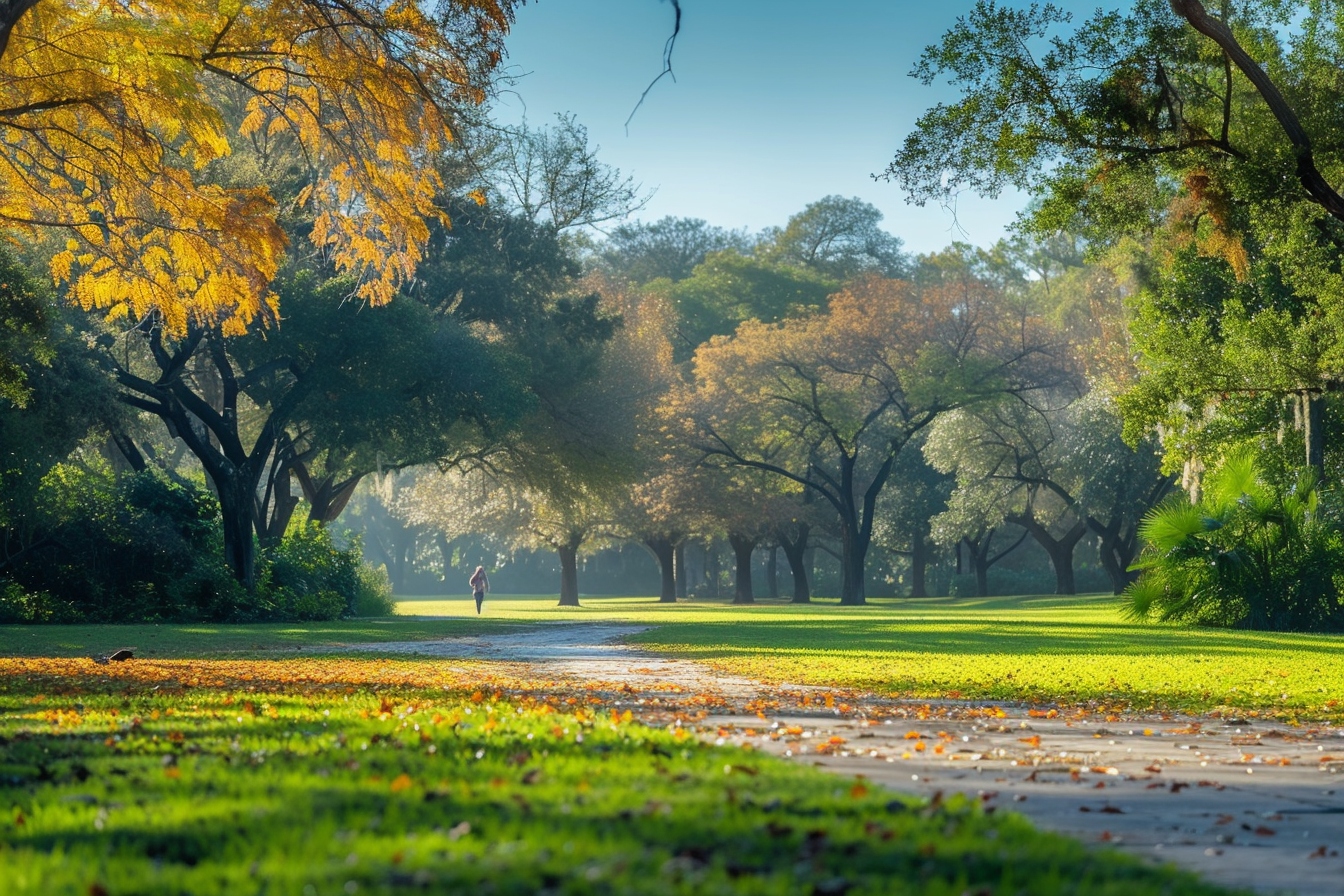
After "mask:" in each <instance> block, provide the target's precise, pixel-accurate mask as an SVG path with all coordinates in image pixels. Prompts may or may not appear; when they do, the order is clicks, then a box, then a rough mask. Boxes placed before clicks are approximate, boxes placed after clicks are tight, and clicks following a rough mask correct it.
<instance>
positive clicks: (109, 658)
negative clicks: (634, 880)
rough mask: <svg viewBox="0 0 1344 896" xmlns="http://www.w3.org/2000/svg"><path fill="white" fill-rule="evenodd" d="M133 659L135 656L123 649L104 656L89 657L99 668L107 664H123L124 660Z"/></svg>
mask: <svg viewBox="0 0 1344 896" xmlns="http://www.w3.org/2000/svg"><path fill="white" fill-rule="evenodd" d="M134 658H135V654H134V653H133V652H132V651H131V650H129V649H127V648H125V647H123V648H122V649H121V650H118V651H116V652H114V653H109V654H107V655H105V656H95V657H91V659H92V660H93V661H94V662H95V663H97V664H98V665H100V666H106V665H107V664H108V663H120V662H124V661H125V660H129V659H134Z"/></svg>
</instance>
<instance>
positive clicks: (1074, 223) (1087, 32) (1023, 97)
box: [887, 0, 1344, 470]
mask: <svg viewBox="0 0 1344 896" xmlns="http://www.w3.org/2000/svg"><path fill="white" fill-rule="evenodd" d="M1218 12H1219V17H1213V16H1210V15H1209V14H1208V12H1207V10H1206V9H1205V7H1204V6H1203V4H1201V3H1200V2H1198V0H1172V2H1168V3H1162V2H1158V0H1137V2H1135V3H1134V4H1133V6H1132V7H1131V8H1130V9H1129V10H1127V11H1117V12H1110V11H1099V12H1097V13H1096V14H1094V15H1093V16H1092V17H1090V18H1088V19H1086V20H1085V21H1082V22H1081V23H1079V24H1077V25H1076V26H1074V25H1073V23H1072V16H1071V14H1070V13H1068V12H1067V11H1065V10H1063V9H1061V8H1060V7H1057V6H1053V5H1049V4H1047V5H1043V6H1037V5H1033V6H1031V7H1030V8H1027V9H1013V8H1008V7H1003V6H999V5H997V4H994V3H989V2H981V3H978V4H977V5H976V7H975V9H974V10H973V11H972V12H971V13H970V14H969V15H968V16H966V17H964V18H962V19H960V20H959V21H958V22H957V24H956V25H955V26H954V27H953V28H952V29H951V30H949V31H948V32H947V34H946V35H944V37H943V40H942V41H941V42H940V43H939V44H938V45H936V46H934V47H932V48H930V50H929V51H928V52H926V54H925V56H924V57H923V59H922V60H921V61H920V63H919V64H918V65H917V66H916V68H915V71H914V74H915V75H916V76H917V77H919V78H920V79H921V80H923V81H924V82H925V83H931V82H932V81H934V80H935V79H940V78H943V77H950V79H951V80H952V82H953V83H954V84H957V85H958V86H959V87H960V88H961V90H962V93H963V96H962V99H961V100H960V101H958V102H956V103H951V104H944V105H939V106H936V107H934V108H933V109H931V110H929V112H927V113H926V114H925V115H924V116H923V117H922V118H921V119H920V121H919V124H918V127H917V129H916V131H915V132H914V133H912V134H911V135H910V136H909V137H908V138H907V140H906V142H905V145H904V147H903V148H902V150H901V151H900V152H899V153H898V154H897V156H896V158H895V160H894V161H893V162H892V164H891V165H890V166H889V168H888V169H887V175H888V176H889V177H891V178H893V179H896V180H898V181H899V182H900V183H901V184H902V185H903V186H905V187H906V188H907V190H909V191H910V193H911V196H912V197H913V198H914V199H915V200H917V201H925V200H927V199H931V198H938V197H946V196H950V195H952V194H955V193H956V192H957V191H959V190H962V189H972V190H975V191H978V192H981V193H985V194H990V195H993V194H997V193H998V192H999V191H1001V190H1002V189H1003V188H1005V187H1008V186H1012V187H1016V188H1018V189H1022V190H1025V191H1027V192H1028V193H1030V194H1031V195H1033V196H1034V197H1035V198H1036V199H1037V200H1038V201H1037V203H1036V205H1035V207H1034V209H1033V211H1032V212H1031V214H1030V215H1029V217H1028V219H1027V224H1028V225H1029V226H1031V227H1034V228H1035V229H1037V230H1038V231H1039V232H1043V233H1045V232H1051V231H1055V230H1059V229H1063V228H1076V229H1081V231H1082V233H1083V235H1084V236H1085V237H1086V238H1087V239H1088V240H1089V242H1090V243H1091V244H1092V246H1093V247H1094V249H1098V248H1100V247H1104V246H1120V245H1123V243H1124V242H1125V241H1126V240H1138V241H1139V242H1140V244H1141V245H1143V246H1145V247H1146V248H1147V252H1148V253H1149V254H1150V255H1151V257H1152V262H1151V263H1150V264H1149V270H1148V271H1147V274H1148V278H1149V281H1150V282H1153V283H1155V284H1156V285H1155V288H1154V289H1153V291H1151V292H1145V293H1143V294H1141V299H1140V304H1141V305H1142V306H1147V307H1145V308H1144V310H1146V311H1149V312H1151V314H1152V316H1154V317H1157V318H1160V319H1161V320H1162V321H1163V323H1158V322H1157V321H1154V320H1149V321H1147V322H1143V321H1142V318H1141V326H1143V327H1146V328H1147V332H1148V334H1149V335H1150V336H1151V338H1148V339H1146V341H1145V344H1143V345H1142V349H1143V352H1144V361H1143V364H1146V365H1151V366H1152V367H1155V368H1157V369H1159V370H1161V369H1163V368H1171V369H1175V368H1176V367H1178V366H1179V364H1180V363H1181V362H1182V360H1183V359H1185V360H1188V359H1189V358H1190V357H1191V355H1192V354H1193V351H1192V349H1193V348H1194V345H1195V343H1197V342H1198V341H1199V340H1200V339H1203V338H1205V337H1207V342H1206V344H1205V346H1204V347H1205V348H1212V349H1213V352H1212V354H1213V356H1214V357H1216V358H1218V359H1219V361H1220V362H1226V364H1227V367H1228V368H1230V369H1231V370H1233V371H1239V372H1242V373H1246V372H1254V373H1256V374H1258V376H1255V377H1238V376H1236V375H1233V376H1231V377H1224V376H1221V375H1220V371H1219V370H1218V369H1217V368H1219V367H1220V366H1221V364H1218V363H1215V364H1209V363H1203V364H1200V365H1199V366H1198V367H1197V368H1196V369H1195V371H1198V372H1201V373H1204V372H1207V373H1212V374H1213V376H1212V377H1208V378H1204V379H1196V378H1195V376H1194V375H1193V374H1194V372H1195V371H1192V372H1191V375H1187V376H1184V377H1179V378H1178V377H1168V378H1167V379H1166V385H1167V386H1170V387H1171V388H1170V389H1168V390H1167V391H1166V392H1161V391H1160V390H1158V389H1149V391H1148V393H1147V394H1146V395H1144V396H1143V397H1142V399H1141V400H1139V403H1140V404H1141V405H1143V407H1141V408H1138V409H1136V410H1139V411H1141V412H1142V413H1141V414H1140V417H1141V419H1142V421H1143V422H1144V423H1146V424H1151V423H1153V422H1157V421H1159V420H1162V421H1163V422H1166V423H1168V424H1170V425H1171V426H1172V427H1175V428H1179V426H1180V425H1182V423H1183V422H1184V423H1189V422H1191V421H1192V420H1193V419H1194V418H1196V417H1198V416H1200V415H1212V414H1215V413H1217V411H1218V409H1219V407H1220V406H1221V404H1222V403H1223V402H1224V400H1225V397H1226V396H1228V395H1229V394H1236V393H1238V392H1244V393H1251V392H1262V391H1268V390H1270V389H1274V390H1277V392H1278V394H1281V395H1296V396H1297V397H1298V399H1299V401H1300V403H1301V404H1302V405H1303V408H1302V412H1301V413H1300V417H1301V419H1302V420H1303V424H1304V425H1303V426H1302V429H1303V443H1304V448H1305V451H1304V457H1305V460H1306V462H1307V463H1309V464H1310V465H1311V466H1314V467H1316V468H1317V469H1318V470H1319V469H1321V468H1322V466H1323V456H1324V447H1325V445H1324V440H1323V438H1322V426H1321V424H1322V422H1323V417H1324V408H1323V402H1322V400H1321V396H1322V395H1323V394H1324V393H1326V392H1329V391H1333V390H1334V389H1335V388H1336V384H1337V383H1338V382H1339V381H1340V378H1341V377H1340V374H1341V370H1342V368H1341V366H1340V362H1339V350H1338V346H1337V344H1336V342H1337V340H1336V339H1335V337H1334V334H1335V333H1337V332H1339V327H1338V326H1336V325H1333V323H1327V322H1333V321H1334V320H1335V319H1337V318H1338V316H1339V315H1340V313H1341V312H1340V302H1339V296H1340V295H1344V291H1342V290H1341V287H1342V286H1344V282H1342V281H1341V279H1340V278H1341V274H1340V263H1339V261H1340V254H1341V247H1344V201H1341V199H1340V197H1339V195H1338V193H1337V192H1336V191H1335V189H1334V188H1333V187H1332V186H1330V183H1329V178H1331V177H1334V176H1336V175H1335V173H1336V172H1338V171H1339V170H1340V169H1341V165H1342V164H1344V155H1342V154H1341V145H1340V143H1339V141H1338V140H1335V139H1333V135H1334V134H1336V133H1337V132H1338V129H1339V127H1340V121H1341V119H1340V116H1341V112H1340V110H1341V108H1344V104H1342V103H1341V100H1344V96H1341V89H1342V88H1341V86H1340V83H1339V81H1338V78H1337V71H1338V57H1339V52H1340V49H1341V47H1342V46H1344V23H1341V22H1340V20H1339V19H1338V17H1337V16H1336V15H1335V13H1334V11H1333V10H1332V9H1331V8H1330V7H1329V5H1328V4H1320V3H1309V2H1272V3H1251V2H1233V0H1228V2H1225V3H1222V4H1220V7H1219V10H1218ZM1210 267H1215V268H1218V269H1219V270H1218V271H1217V272H1216V274H1215V275H1214V276H1212V277H1210V276H1209V273H1208V272H1207V271H1205V272H1204V273H1203V274H1201V272H1200V269H1201V268H1204V269H1207V268H1210ZM1201 276H1202V278H1203V279H1204V280H1205V281H1206V283H1205V284H1204V285H1208V286H1214V287H1215V288H1214V289H1212V291H1204V290H1202V289H1200V288H1196V284H1195V282H1194V281H1195V280H1197V279H1200V278H1201ZM1219 279H1221V280H1222V281H1224V283H1223V284H1213V283H1211V282H1208V281H1213V280H1219ZM1229 281H1230V282H1234V283H1235V284H1237V286H1236V287H1235V288H1227V286H1226V282H1229ZM1248 293H1253V294H1254V295H1255V299H1254V300H1250V301H1248V300H1247V299H1248V296H1247V295H1246V294H1248ZM1173 300H1174V301H1173ZM1262 315H1265V317H1264V319H1263V320H1262V319H1261V316H1262ZM1227 317H1233V318H1235V317H1241V318H1244V320H1245V322H1246V326H1247V327H1249V328H1250V329H1251V330H1258V331H1260V333H1259V334H1258V336H1257V337H1256V338H1257V339H1261V338H1262V339H1263V341H1260V342H1259V343H1258V344H1255V345H1252V346H1247V345H1246V344H1245V343H1240V344H1236V345H1228V346H1224V345H1222V340H1223V338H1224V333H1223V328H1222V321H1223V320H1224V319H1225V318H1227ZM1163 325H1165V326H1167V327H1168V329H1167V332H1166V333H1165V335H1175V336H1182V337H1185V338H1180V339H1173V340H1168V339H1164V338H1161V336H1160V335H1159V334H1158V330H1159V329H1160V327H1161V326H1163ZM1182 329H1187V330H1189V331H1190V332H1189V333H1188V334H1183V333H1180V332H1179V331H1180V330H1182ZM1143 335H1144V332H1143V331H1142V330H1141V331H1140V336H1141V337H1142V336H1143ZM1285 343H1288V344H1292V345H1295V346H1296V347H1297V348H1304V349H1306V350H1305V351H1304V352H1303V353H1302V354H1300V355H1290V354H1289V353H1288V352H1285V351H1284V350H1283V348H1282V346H1283V345H1284V344H1285ZM1248 347H1249V348H1250V349H1251V351H1250V352H1249V354H1248V355H1241V350H1242V349H1243V348H1248ZM1141 366H1142V365H1141ZM1229 379H1231V380H1232V382H1230V383H1229V382H1228V380H1229ZM1178 380H1179V382H1178ZM1229 386H1230V388H1229ZM1183 410H1188V411H1189V413H1188V414H1185V416H1186V418H1187V419H1186V420H1185V421H1179V420H1176V419H1165V418H1178V417H1180V416H1182V414H1183ZM1229 410H1230V411H1231V412H1232V413H1233V414H1235V413H1236V411H1237V409H1236V408H1232V409H1229Z"/></svg>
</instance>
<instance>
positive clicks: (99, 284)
mask: <svg viewBox="0 0 1344 896" xmlns="http://www.w3.org/2000/svg"><path fill="white" fill-rule="evenodd" d="M514 5H515V0H437V2H427V3H417V2H414V0H390V2H388V0H140V2H136V3H126V2H122V0H0V138H2V139H3V149H2V150H0V227H3V228H5V229H6V230H9V231H11V232H17V233H20V234H22V233H24V232H29V233H34V232H43V231H51V230H56V231H58V232H61V233H62V234H63V235H64V238H65V244H64V248H63V249H62V250H61V251H59V252H57V254H56V255H55V257H54V258H53V260H52V274H53V276H54V277H55V279H56V280H57V281H58V282H61V283H64V284H66V285H67V286H68V289H69V294H70V296H71V298H72V299H73V300H74V301H76V302H78V303H79V304H80V305H82V306H84V307H86V308H90V309H93V308H97V309H102V310H104V311H106V312H107V313H108V314H109V315H110V316H111V317H113V318H117V317H129V318H130V319H132V320H139V319H141V318H143V317H144V316H145V315H147V314H150V313H152V312H155V313H158V314H160V315H161V316H162V321H163V324H164V326H165V327H166V328H167V329H168V330H169V331H171V332H182V331H183V330H185V328H186V326H187V324H188V323H189V322H193V321H194V322H198V323H208V324H223V325H224V326H225V328H226V331H229V332H239V331H241V330H242V329H243V328H244V327H246V326H247V324H248V323H249V322H250V321H252V320H253V319H255V318H256V317H257V316H258V315H264V314H266V313H267V312H268V309H271V308H272V307H273V304H274V301H275V300H274V296H273V295H272V293H271V291H270V285H269V284H270V281H271V278H272V276H273V275H274V273H275V271H276V268H277V265H278V261H279V257H280V255H281V253H282V252H283V251H284V249H285V237H284V234H283V233H282V231H281V229H280V227H279V226H278V224H277V222H276V217H277V214H278V213H279V211H280V210H279V209H277V206H276V203H275V201H274V200H273V199H272V197H271V196H270V194H269V192H268V191H266V190H265V189H226V188H224V187H221V186H218V185H214V184H212V183H210V182H209V178H208V177H207V169H208V166H210V164H211V163H212V162H215V161H216V160H219V159H221V158H223V157H225V156H227V155H228V154H229V153H230V151H231V148H232V147H233V146H235V145H237V141H242V140H246V141H253V142H261V141H266V140H287V141H290V145H292V146H293V147H296V148H297V149H298V151H299V154H300V156H301V157H302V158H303V160H304V163H305V165H306V166H307V167H308V169H309V172H308V177H307V182H308V186H307V188H306V189H304V191H303V193H302V194H301V196H300V199H299V201H300V202H301V203H303V204H305V205H306V206H308V214H309V215H310V216H311V219H312V221H313V225H312V229H311V239H312V242H313V244H314V246H315V247H316V248H317V249H318V250H319V251H321V252H323V253H325V254H326V256H327V257H328V259H329V260H330V262H331V263H332V264H333V265H334V266H335V267H336V268H337V269H338V270H340V271H343V272H346V273H350V274H353V275H354V276H355V277H356V278H357V282H358V287H357V293H358V295H359V297H360V298H362V299H364V300H366V301H369V302H371V303H373V304H381V303H384V302H386V301H388V300H390V299H391V298H392V296H393V295H394V294H395V292H396V290H397V288H398V286H399V285H400V284H401V283H403V282H404V281H406V280H407V279H408V278H410V277H411V276H412V275H413V273H414V271H415V267H416V264H417V262H418V261H419V260H420V258H421V252H422V248H423V246H424V244H425V241H426V239H427V238H428V235H429V228H428V224H429V222H430V221H431V220H432V219H435V218H438V217H441V212H440V211H439V210H438V209H436V208H435V205H434V196H435V193H436V191H437V190H438V188H439V187H440V183H439V178H438V175H437V174H436V172H435V159H436V155H437V153H436V151H437V150H438V149H440V148H441V147H442V146H443V145H444V144H445V143H446V142H447V141H448V140H450V139H451V136H452V133H453V128H454V123H455V119H456V118H457V113H458V111H459V110H462V109H464V108H466V107H468V106H471V105H474V104H477V103H479V102H481V101H482V100H483V99H484V98H485V96H486V93H487V90H488V87H489V80H488V79H489V77H490V73H491V71H492V70H493V69H494V68H495V67H496V66H497V64H498V62H499V61H500V59H501V57H502V54H503V44H502V41H503V37H504V35H505V33H506V32H507V30H508V27H509V25H510V23H511V21H512V15H513V6H514ZM230 96H231V97H235V98H241V101H242V104H243V105H242V108H241V109H240V110H239V111H240V114H241V123H239V117H238V116H237V115H235V116H226V115H225V114H224V109H223V102H224V98H225V97H230ZM230 121H232V122H233V124H232V125H230Z"/></svg>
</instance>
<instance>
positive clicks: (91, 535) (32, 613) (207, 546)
mask: <svg viewBox="0 0 1344 896" xmlns="http://www.w3.org/2000/svg"><path fill="white" fill-rule="evenodd" d="M38 497H39V501H38V504H37V506H36V507H34V508H32V511H31V513H32V518H33V521H34V523H35V525H34V527H33V529H34V532H35V533H36V534H35V536H34V538H33V540H32V543H31V544H30V545H29V547H28V550H26V551H25V552H23V553H22V554H21V555H20V556H19V558H18V559H17V560H15V561H14V562H13V563H12V564H11V565H10V567H9V568H7V569H6V570H5V573H4V576H3V578H0V623H15V622H30V623H31V622H196V621H209V622H263V621H267V620H284V621H288V620H301V621H309V620H324V619H336V618H339V617H341V616H352V615H354V616H386V615H389V614H390V613H391V612H392V594H391V588H390V587H389V586H388V584H387V580H386V577H385V576H382V575H381V573H379V572H377V571H374V570H372V569H370V568H368V567H366V566H364V564H363V561H362V558H361V553H360V550H359V545H358V543H355V544H353V545H351V546H350V547H347V548H341V547H338V546H337V545H336V544H335V543H334V542H333V541H332V538H331V535H330V534H329V533H328V532H327V531H326V530H325V529H322V528H321V527H319V526H317V525H315V524H305V525H303V526H299V527H296V528H295V530H294V531H292V532H291V533H290V534H288V535H287V536H286V537H285V538H284V539H283V540H282V541H281V542H280V543H279V544H277V545H274V546H271V547H268V548H266V549H264V550H262V551H261V552H260V554H259V558H258V576H257V586H256V587H255V588H254V589H253V590H252V591H251V592H249V591H247V589H245V588H243V586H242V585H240V584H239V583H238V582H237V580H236V579H234V577H233V575H232V573H231V572H230V570H229V568H228V566H227V565H226V564H225V563H224V559H223V536H222V533H221V531H220V517H219V505H218V503H217V502H216V501H215V498H214V497H213V496H212V495H211V494H210V493H209V492H208V491H207V490H206V489H205V487H204V486H203V485H200V484H196V483H192V482H188V481H182V480H177V479H170V478H168V477H167V476H166V475H165V474H163V473H159V472H154V471H145V472H141V473H135V474H131V475H126V476H117V475H116V474H114V473H113V472H112V470H111V468H110V467H109V466H108V465H107V464H105V463H103V462H101V461H93V462H91V463H89V464H87V465H76V464H68V463H67V464H60V465H58V466H57V467H55V468H54V469H53V470H52V471H51V472H50V473H48V475H47V477H46V478H45V479H44V480H43V482H42V487H41V490H40V491H39V492H38Z"/></svg>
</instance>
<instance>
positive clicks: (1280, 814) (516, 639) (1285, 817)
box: [355, 623, 1344, 896]
mask: <svg viewBox="0 0 1344 896" xmlns="http://www.w3.org/2000/svg"><path fill="white" fill-rule="evenodd" d="M647 628H648V627H647V626H632V625H607V624H589V623H562V624H552V625H548V626H546V627H545V628H527V629H522V630H518V631H514V632H508V633H501V634H497V635H488V636H483V637H473V638H452V639H446V640H441V641H408V642H397V643H385V644H377V645H360V646H359V647H358V648H355V649H358V650H362V651H363V650H376V651H380V652H394V653H407V654H416V655H421V656H426V655H428V656H441V657H456V658H462V659H485V660H495V661H500V662H510V663H527V664H535V665H536V666H537V667H538V672H540V673H544V675H545V676H547V677H551V678H556V677H564V678H573V679H575V680H579V681H583V682H585V683H588V684H591V683H592V682H601V683H602V684H601V687H602V688H603V689H605V690H606V691H607V692H608V693H609V696H610V697H611V698H612V700H613V702H614V703H615V704H616V705H624V706H626V707H627V708H629V709H631V710H632V711H633V712H635V713H636V714H637V715H638V716H640V717H641V718H642V719H643V720H644V721H646V722H647V723H649V724H681V720H684V719H687V718H688V713H693V715H692V716H691V717H692V718H694V719H695V722H694V724H695V727H696V728H697V729H698V730H699V731H700V732H701V734H702V736H705V737H707V738H709V739H711V740H714V741H716V742H721V743H732V744H738V745H741V746H747V747H750V748H752V749H758V750H762V751H766V752H770V753H773V754H776V755H780V756H785V757H789V758H792V759H795V760H797V761H806V762H811V763H814V764H815V765H818V766H820V767H822V768H825V769H827V770H830V771H833V772H836V773H841V774H847V775H862V776H864V777H865V778H866V779H868V780H869V781H872V782H877V783H880V784H882V785H884V786H888V787H891V788H892V789H894V790H899V791H904V792H908V793H915V794H920V795H924V796H933V795H934V794H937V793H942V794H944V795H947V794H951V793H955V792H960V793H965V794H968V795H970V796H972V797H975V798H978V799H981V800H982V801H984V802H985V804H986V806H988V807H994V808H995V809H998V808H1000V807H1001V808H1002V809H1005V810H1011V811H1014V812H1019V813H1021V814H1023V815H1025V816H1027V817H1028V818H1030V819H1031V820H1032V821H1033V822H1034V823H1035V824H1036V825H1037V826H1038V827H1040V828H1043V829H1047V830H1052V831H1058V832H1061V833H1065V834H1068V835H1070V836H1074V837H1078V838H1080V839H1082V840H1085V841H1088V842H1097V843H1105V844H1107V845H1110V846H1113V847H1116V848H1119V849H1122V850H1126V851H1128V852H1131V853H1134V854H1136V855H1139V856H1141V857H1143V858H1145V859H1147V860H1150V861H1159V862H1163V861H1170V862H1174V863H1176V864H1177V865H1180V866H1182V867H1185V868H1188V869H1190V870H1193V871H1195V872H1197V873H1199V874H1201V875H1203V876H1204V877H1206V878H1207V879H1209V880H1213V881H1216V882H1218V883H1221V884H1224V885H1227V886H1233V887H1245V888H1249V889H1253V890H1256V891H1259V892H1262V893H1291V894H1298V896H1344V857H1342V856H1344V730H1340V729H1335V728H1330V727H1324V728H1289V727H1287V726H1285V725H1282V724H1278V723H1271V722H1261V721H1257V720H1252V719H1232V718H1224V719H1196V718H1174V717H1170V716H1161V717H1158V716H1153V717H1148V716H1125V717H1123V718H1116V717H1114V716H1111V717H1108V718H1106V719H1104V720H1103V719H1101V718H1098V717H1097V716H1094V715H1085V714H1078V715H1076V716H1075V715H1071V714H1069V713H1058V712H1048V711H1042V710H1039V709H1032V708H1030V707H1025V706H1012V705H1007V704H989V703H975V702H969V701H943V702H940V703H936V704H922V703H909V702H902V701H893V700H888V699H884V698H879V697H875V696H873V695H871V694H856V693H852V692H840V691H833V692H828V691H827V690H826V689H822V688H808V687H802V686H796V685H780V684H774V685H770V684H764V683H761V682H758V681H754V680H751V679H746V678H739V677H733V676H725V675H721V674H719V673H717V672H715V671H714V670H712V669H709V668H708V667H706V666H703V665H700V664H698V663H695V662H691V661H687V660H676V659H668V658H666V657H663V656H661V655H659V654H657V653H653V652H651V651H647V650H642V649H639V648H636V647H632V646H630V645H627V644H623V643H621V640H622V639H624V638H626V637H628V636H630V635H632V634H636V633H638V632H641V631H645V630H647Z"/></svg>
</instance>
